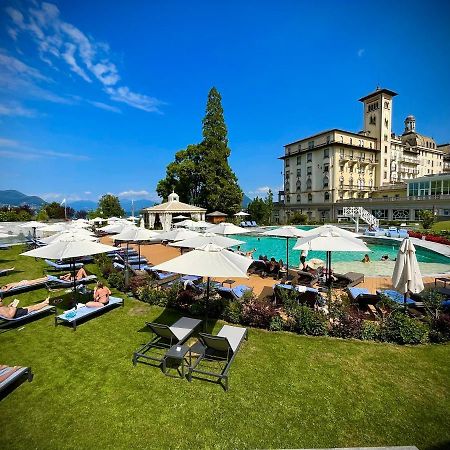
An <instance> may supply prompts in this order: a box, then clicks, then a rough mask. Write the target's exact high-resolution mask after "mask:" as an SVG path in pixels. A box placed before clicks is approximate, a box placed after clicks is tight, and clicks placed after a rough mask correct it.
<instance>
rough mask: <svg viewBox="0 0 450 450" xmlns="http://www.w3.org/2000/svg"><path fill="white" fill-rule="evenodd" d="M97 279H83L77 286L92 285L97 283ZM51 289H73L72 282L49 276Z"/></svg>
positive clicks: (89, 277)
mask: <svg viewBox="0 0 450 450" xmlns="http://www.w3.org/2000/svg"><path fill="white" fill-rule="evenodd" d="M96 279H97V277H96V276H95V275H88V276H87V277H84V278H81V279H79V280H76V281H75V286H78V285H80V284H86V283H91V282H93V281H95V280H96ZM48 284H49V287H60V288H71V287H73V281H72V280H61V278H58V277H54V276H53V275H49V276H48Z"/></svg>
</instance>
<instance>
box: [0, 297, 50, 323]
mask: <svg viewBox="0 0 450 450" xmlns="http://www.w3.org/2000/svg"><path fill="white" fill-rule="evenodd" d="M49 303H50V297H47V298H46V299H45V300H44V301H43V302H41V303H37V304H36V305H30V306H24V307H23V308H17V307H15V306H11V305H6V306H5V305H3V301H2V300H0V316H3V317H5V318H6V319H18V318H19V317H23V316H26V315H27V314H30V312H33V311H39V310H40V309H42V308H45V307H46V306H48V305H49Z"/></svg>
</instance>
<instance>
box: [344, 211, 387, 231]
mask: <svg viewBox="0 0 450 450" xmlns="http://www.w3.org/2000/svg"><path fill="white" fill-rule="evenodd" d="M343 209H344V211H343V214H342V216H343V217H349V218H350V219H352V220H353V222H355V224H356V232H357V233H358V232H359V219H362V220H364V222H366V223H367V224H368V225H372V226H373V227H377V228H378V227H379V226H380V220H379V219H377V218H376V217H375V216H373V215H372V214H370V212H369V211H367V209H364V208H363V207H362V206H344V208H343Z"/></svg>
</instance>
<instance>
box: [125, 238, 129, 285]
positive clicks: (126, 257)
mask: <svg viewBox="0 0 450 450" xmlns="http://www.w3.org/2000/svg"><path fill="white" fill-rule="evenodd" d="M125 287H126V288H128V242H127V252H126V255H125Z"/></svg>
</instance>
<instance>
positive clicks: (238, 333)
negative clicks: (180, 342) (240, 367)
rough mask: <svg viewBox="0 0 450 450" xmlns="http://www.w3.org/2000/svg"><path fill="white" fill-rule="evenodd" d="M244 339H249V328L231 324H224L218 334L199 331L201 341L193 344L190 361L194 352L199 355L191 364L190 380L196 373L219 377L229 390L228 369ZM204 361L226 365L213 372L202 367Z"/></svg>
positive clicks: (219, 381) (224, 386)
mask: <svg viewBox="0 0 450 450" xmlns="http://www.w3.org/2000/svg"><path fill="white" fill-rule="evenodd" d="M244 339H248V331H247V328H241V327H234V326H231V325H224V326H223V327H222V328H221V330H220V331H219V332H218V333H217V335H216V336H214V335H212V334H206V333H199V342H198V343H197V344H195V345H194V346H192V347H191V350H190V352H189V360H190V361H192V353H196V354H198V355H199V356H198V357H197V359H196V360H195V362H194V363H193V364H192V363H191V364H190V367H189V375H188V380H189V381H192V377H193V374H194V373H195V374H201V375H207V376H212V377H218V381H217V382H218V383H219V384H220V385H222V386H223V388H224V389H225V390H226V391H227V390H228V371H229V370H230V366H231V364H232V362H233V361H234V358H235V356H236V354H237V352H238V351H239V349H240V347H241V345H242V342H243V341H244ZM202 362H213V363H219V366H220V365H221V363H222V364H224V367H223V369H222V370H221V371H220V372H211V371H209V370H206V369H205V370H204V369H202V368H200V364H201V363H202ZM222 380H223V384H222Z"/></svg>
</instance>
